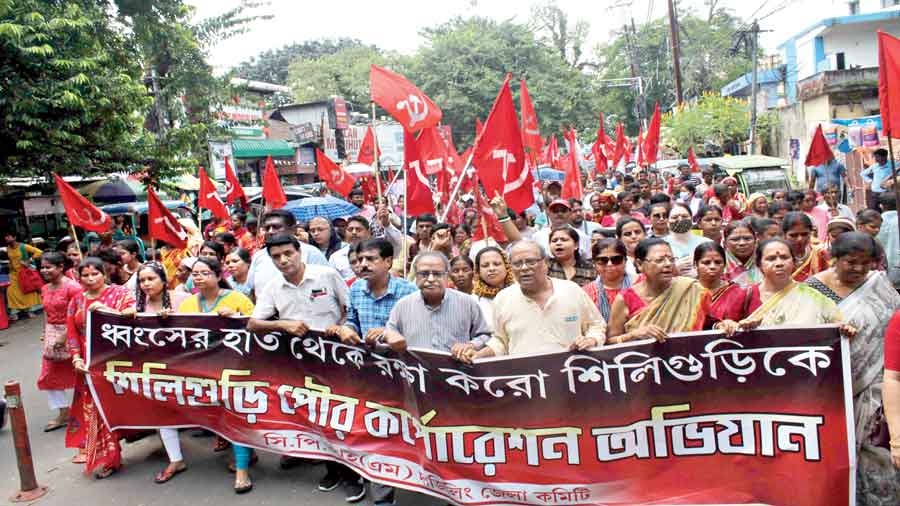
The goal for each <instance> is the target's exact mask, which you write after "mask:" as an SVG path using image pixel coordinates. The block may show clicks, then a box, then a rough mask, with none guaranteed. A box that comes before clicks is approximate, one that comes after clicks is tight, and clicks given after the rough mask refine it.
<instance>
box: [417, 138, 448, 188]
mask: <svg viewBox="0 0 900 506" xmlns="http://www.w3.org/2000/svg"><path fill="white" fill-rule="evenodd" d="M416 149H417V150H418V153H419V158H420V159H421V160H422V163H424V164H425V175H428V176H432V175H434V174H440V173H441V172H444V171H445V170H447V168H448V167H449V163H448V162H449V160H448V158H449V156H450V153H449V152H448V149H447V143H446V142H445V141H444V138H443V137H442V136H441V133H440V132H439V131H438V129H437V127H429V128H426V129H424V130H422V131H421V132H420V133H419V137H418V138H417V139H416Z"/></svg>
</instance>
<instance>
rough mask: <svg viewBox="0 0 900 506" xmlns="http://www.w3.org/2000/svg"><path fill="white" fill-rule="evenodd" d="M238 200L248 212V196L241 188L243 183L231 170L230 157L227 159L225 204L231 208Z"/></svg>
mask: <svg viewBox="0 0 900 506" xmlns="http://www.w3.org/2000/svg"><path fill="white" fill-rule="evenodd" d="M236 200H240V201H241V207H242V208H243V209H244V210H246V209H247V195H246V194H244V188H243V187H242V186H241V182H240V181H238V178H237V175H235V173H234V169H232V168H231V164H230V163H228V157H227V156H226V157H225V202H226V203H228V205H229V206H231V205H234V202H235V201H236Z"/></svg>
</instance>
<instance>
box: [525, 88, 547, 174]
mask: <svg viewBox="0 0 900 506" xmlns="http://www.w3.org/2000/svg"><path fill="white" fill-rule="evenodd" d="M520 83H521V86H522V88H521V90H520V91H519V110H520V111H521V113H522V145H523V146H524V147H525V152H526V154H527V156H528V160H529V161H530V162H531V165H532V166H537V158H538V155H540V153H541V148H543V147H544V139H543V138H542V137H541V130H540V128H539V127H538V119H537V114H535V112H534V104H532V103H531V96H530V95H529V94H528V87H527V86H526V85H525V80H524V79H522V80H521V81H520Z"/></svg>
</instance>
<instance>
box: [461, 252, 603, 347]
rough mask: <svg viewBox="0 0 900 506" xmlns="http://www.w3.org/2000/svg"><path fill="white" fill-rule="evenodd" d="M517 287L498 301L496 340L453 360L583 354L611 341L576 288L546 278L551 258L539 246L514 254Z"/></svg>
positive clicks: (511, 256) (596, 312)
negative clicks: (572, 352) (524, 355)
mask: <svg viewBox="0 0 900 506" xmlns="http://www.w3.org/2000/svg"><path fill="white" fill-rule="evenodd" d="M509 260H510V264H511V265H512V269H513V275H514V276H515V278H516V281H518V283H517V284H514V285H512V286H509V287H507V288H504V289H503V290H501V291H500V293H498V294H497V297H496V298H495V299H494V337H492V338H491V339H490V340H489V341H488V342H487V344H486V345H485V347H484V348H482V349H481V350H480V351H476V350H475V347H474V346H473V345H471V344H469V345H465V346H462V347H459V348H458V349H455V350H454V356H455V357H456V358H457V359H459V360H461V361H463V362H471V361H472V359H473V358H483V357H493V356H500V355H520V354H524V353H547V352H554V351H563V350H584V349H587V348H593V347H596V346H600V345H601V344H603V342H604V341H605V339H606V322H605V321H604V320H603V317H602V316H601V315H600V311H599V310H598V309H597V306H596V305H594V303H593V302H591V300H590V299H589V298H588V296H587V294H586V293H585V292H584V290H582V289H581V288H580V287H579V286H578V285H577V284H575V283H573V282H571V281H566V280H562V279H551V278H550V277H548V276H547V271H548V269H549V266H548V264H547V252H546V250H544V249H543V248H542V247H541V245H540V244H538V243H537V242H535V241H531V240H528V239H523V240H520V241H518V242H516V243H514V244H513V245H512V246H510V248H509Z"/></svg>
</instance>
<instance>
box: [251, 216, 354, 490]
mask: <svg viewBox="0 0 900 506" xmlns="http://www.w3.org/2000/svg"><path fill="white" fill-rule="evenodd" d="M263 223H265V220H263ZM301 245H302V243H301V242H300V241H298V240H297V238H296V237H294V236H293V235H289V234H276V235H274V236H271V237H269V238H268V239H267V240H266V249H265V251H266V252H267V255H268V258H269V259H270V261H271V262H272V264H273V265H274V266H275V267H276V268H277V269H278V271H279V273H280V274H279V275H278V276H275V277H273V278H272V279H271V280H270V281H269V282H268V283H266V285H265V287H264V288H262V290H260V291H259V295H258V296H257V299H256V307H255V308H254V309H253V314H252V315H251V316H250V321H249V322H248V323H247V329H248V330H250V331H251V332H255V333H266V332H283V333H285V334H289V335H294V336H303V335H306V333H307V332H309V330H310V329H314V330H322V331H324V330H325V329H326V328H328V327H331V326H332V325H340V324H341V323H343V322H344V319H345V317H346V315H347V306H348V305H349V304H350V298H349V296H348V294H347V285H346V284H345V283H344V280H343V279H341V276H340V275H339V274H338V273H337V271H336V270H334V269H332V268H331V267H330V266H324V265H307V264H306V263H304V262H303V254H302V253H301ZM276 317H277V319H275V320H273V319H272V318H276ZM300 462H302V459H296V458H291V457H283V458H282V462H281V466H282V467H283V468H289V467H293V465H295V464H297V463H300ZM326 468H327V469H328V472H327V473H325V477H324V478H322V480H321V481H320V482H319V490H322V491H330V490H334V489H335V488H337V487H338V486H339V485H343V487H344V492H345V494H346V500H347V502H355V501H358V500H360V499H362V498H363V497H364V496H365V495H366V487H365V483H364V482H363V480H362V478H360V477H359V475H357V474H356V473H354V472H353V471H352V470H350V469H349V468H348V467H346V466H343V465H341V464H337V463H334V462H327V463H326Z"/></svg>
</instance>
